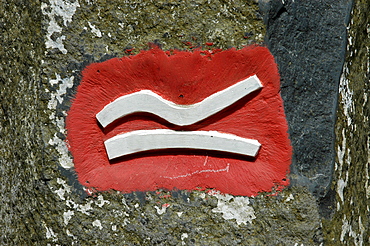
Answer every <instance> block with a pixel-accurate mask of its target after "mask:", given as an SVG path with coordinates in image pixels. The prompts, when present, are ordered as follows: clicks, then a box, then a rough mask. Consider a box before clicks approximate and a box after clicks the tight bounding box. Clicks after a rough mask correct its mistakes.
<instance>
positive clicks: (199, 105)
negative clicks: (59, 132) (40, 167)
mask: <svg viewBox="0 0 370 246" xmlns="http://www.w3.org/2000/svg"><path fill="white" fill-rule="evenodd" d="M279 90H280V78H279V75H278V70H277V66H276V64H275V62H274V59H273V57H272V55H271V54H270V52H269V51H268V49H267V48H264V47H260V46H250V47H246V48H244V49H241V50H235V49H230V50H225V51H220V50H214V51H200V50H199V51H193V52H190V51H177V50H173V51H162V50H161V49H159V48H154V49H151V50H147V51H142V52H141V53H139V54H138V55H135V56H129V57H123V58H120V59H118V58H114V59H111V60H108V61H105V62H102V63H95V64H91V65H89V66H88V67H87V68H85V70H84V71H83V77H82V81H81V84H80V85H79V86H78V89H77V94H76V97H75V99H74V100H73V102H72V106H71V108H70V110H69V112H68V116H67V126H66V128H67V141H68V144H69V146H70V151H71V152H72V155H73V157H74V163H75V170H76V171H77V174H78V179H79V181H80V182H81V183H82V184H83V185H84V186H87V187H93V188H95V189H97V190H109V189H115V190H119V191H123V192H132V191H148V190H155V189H158V188H164V189H190V190H191V189H199V188H201V189H203V188H215V189H217V190H219V191H221V192H224V193H229V194H233V195H246V196H252V195H257V194H258V193H259V192H263V191H266V192H269V191H272V190H273V189H275V190H279V189H282V188H283V187H284V186H286V185H288V184H289V181H288V180H287V174H288V173H289V165H290V163H291V152H292V149H291V146H290V142H289V139H288V134H287V130H288V127H287V122H286V119H285V115H284V109H283V102H282V99H281V97H280V94H279Z"/></svg>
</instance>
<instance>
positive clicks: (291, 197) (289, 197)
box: [285, 194, 294, 202]
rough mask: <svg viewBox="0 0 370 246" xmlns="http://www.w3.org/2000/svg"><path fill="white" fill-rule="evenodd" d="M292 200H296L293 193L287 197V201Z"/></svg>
mask: <svg viewBox="0 0 370 246" xmlns="http://www.w3.org/2000/svg"><path fill="white" fill-rule="evenodd" d="M292 200H294V196H293V194H290V195H289V196H288V197H287V199H285V202H290V201H292Z"/></svg>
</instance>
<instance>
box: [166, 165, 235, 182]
mask: <svg viewBox="0 0 370 246" xmlns="http://www.w3.org/2000/svg"><path fill="white" fill-rule="evenodd" d="M229 169H230V164H229V163H228V164H227V166H226V167H225V168H222V169H207V170H197V171H194V172H192V173H187V174H183V175H179V176H174V177H168V176H163V178H166V179H178V178H186V177H189V176H192V175H194V174H198V173H219V172H229Z"/></svg>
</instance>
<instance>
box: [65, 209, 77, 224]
mask: <svg viewBox="0 0 370 246" xmlns="http://www.w3.org/2000/svg"><path fill="white" fill-rule="evenodd" d="M74 214H75V212H74V211H72V210H68V211H66V212H64V213H63V220H64V224H65V225H68V222H69V220H70V219H71V218H72V215H74Z"/></svg>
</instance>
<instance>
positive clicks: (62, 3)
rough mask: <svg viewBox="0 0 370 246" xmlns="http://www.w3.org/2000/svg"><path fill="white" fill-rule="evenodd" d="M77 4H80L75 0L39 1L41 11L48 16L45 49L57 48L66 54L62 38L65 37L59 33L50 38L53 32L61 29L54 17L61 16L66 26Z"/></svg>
mask: <svg viewBox="0 0 370 246" xmlns="http://www.w3.org/2000/svg"><path fill="white" fill-rule="evenodd" d="M79 6H80V4H79V3H78V1H77V0H76V1H73V2H71V1H69V0H49V4H46V3H41V10H42V13H43V14H44V15H46V16H48V18H49V23H48V27H47V34H46V42H45V46H46V48H47V49H59V50H60V51H61V52H62V53H63V54H67V50H66V48H65V47H64V45H63V40H65V38H66V37H65V36H64V35H61V36H59V37H56V38H52V36H53V37H54V36H55V35H53V34H55V33H61V32H62V31H63V28H62V27H61V26H60V25H59V24H58V23H57V21H56V19H57V18H62V19H63V25H64V26H65V27H66V26H67V25H68V23H69V22H71V21H72V17H73V15H74V13H75V12H76V9H77V7H79Z"/></svg>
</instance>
